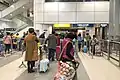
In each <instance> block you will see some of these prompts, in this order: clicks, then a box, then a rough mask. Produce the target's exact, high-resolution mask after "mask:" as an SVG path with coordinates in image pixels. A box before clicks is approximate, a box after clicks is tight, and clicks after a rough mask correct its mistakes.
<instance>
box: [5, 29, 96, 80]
mask: <svg viewBox="0 0 120 80" xmlns="http://www.w3.org/2000/svg"><path fill="white" fill-rule="evenodd" d="M45 34H46V33H45V32H43V33H42V34H41V35H40V36H39V37H37V35H36V33H35V31H34V29H33V28H29V30H28V32H26V33H25V32H24V33H23V36H22V37H21V38H20V37H19V34H18V33H17V34H15V35H13V34H11V33H9V32H7V33H6V36H4V38H3V42H4V44H5V53H7V51H8V53H10V49H15V50H19V51H21V49H22V48H21V47H22V44H23V45H24V49H25V61H27V66H28V73H33V72H35V71H34V68H33V67H35V61H38V60H40V58H42V57H41V56H40V55H38V50H39V49H40V48H39V46H38V45H45V44H47V49H46V50H48V51H46V52H48V60H49V61H55V60H58V61H62V62H64V63H66V62H71V63H72V64H74V65H76V62H78V60H77V59H76V57H75V48H76V47H74V46H75V45H76V43H77V47H78V48H77V49H78V50H79V52H81V51H83V52H84V49H85V48H86V53H87V51H89V50H91V52H92V53H93V55H95V45H96V44H97V39H96V36H95V35H93V38H91V36H90V35H89V33H86V35H85V37H82V35H81V33H78V34H77V33H76V32H67V33H66V34H63V33H62V34H58V33H56V32H55V31H52V33H51V34H49V36H48V37H47V38H45ZM11 45H12V46H11ZM90 47H91V49H90ZM55 53H56V54H55ZM55 55H56V57H55ZM56 58H57V59H56ZM75 78H76V77H75ZM73 80H76V79H73Z"/></svg>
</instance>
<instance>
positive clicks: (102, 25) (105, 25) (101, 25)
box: [100, 23, 108, 27]
mask: <svg viewBox="0 0 120 80" xmlns="http://www.w3.org/2000/svg"><path fill="white" fill-rule="evenodd" d="M107 26H108V24H106V23H104V24H100V27H107Z"/></svg>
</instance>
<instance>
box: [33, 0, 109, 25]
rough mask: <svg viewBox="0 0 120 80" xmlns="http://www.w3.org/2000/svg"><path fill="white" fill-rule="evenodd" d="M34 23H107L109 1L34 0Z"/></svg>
mask: <svg viewBox="0 0 120 80" xmlns="http://www.w3.org/2000/svg"><path fill="white" fill-rule="evenodd" d="M34 22H35V23H47V24H48V23H49V24H53V23H108V22H109V2H107V1H105V2H79V3H76V2H64V3H63V2H59V3H57V2H47V3H44V0H34Z"/></svg>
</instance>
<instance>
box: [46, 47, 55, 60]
mask: <svg viewBox="0 0 120 80" xmlns="http://www.w3.org/2000/svg"><path fill="white" fill-rule="evenodd" d="M55 51H56V50H55V49H52V48H49V54H48V59H49V60H51V59H52V61H54V56H55Z"/></svg>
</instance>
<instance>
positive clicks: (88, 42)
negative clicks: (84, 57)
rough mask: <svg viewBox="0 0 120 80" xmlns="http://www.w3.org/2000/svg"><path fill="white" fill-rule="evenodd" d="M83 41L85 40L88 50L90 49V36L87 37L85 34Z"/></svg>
mask: <svg viewBox="0 0 120 80" xmlns="http://www.w3.org/2000/svg"><path fill="white" fill-rule="evenodd" d="M85 39H86V44H87V48H88V50H89V48H90V40H91V36H90V35H89V33H86V37H85Z"/></svg>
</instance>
